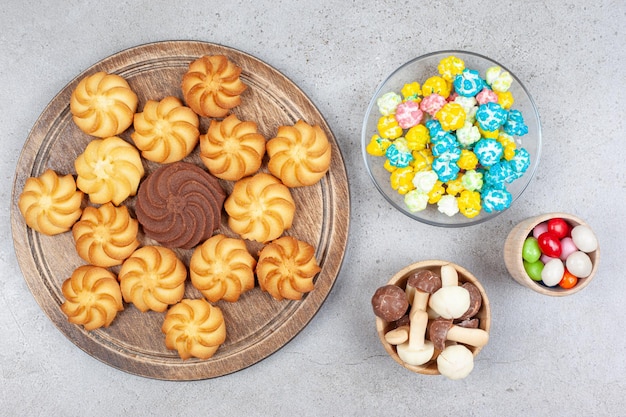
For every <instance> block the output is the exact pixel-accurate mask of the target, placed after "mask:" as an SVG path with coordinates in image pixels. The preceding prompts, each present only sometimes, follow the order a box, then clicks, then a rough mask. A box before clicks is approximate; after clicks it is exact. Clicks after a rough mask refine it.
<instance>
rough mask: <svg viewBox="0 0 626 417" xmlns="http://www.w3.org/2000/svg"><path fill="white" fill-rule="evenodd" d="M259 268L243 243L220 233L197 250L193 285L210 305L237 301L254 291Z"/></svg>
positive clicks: (191, 264) (191, 266)
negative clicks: (211, 303) (247, 292)
mask: <svg viewBox="0 0 626 417" xmlns="http://www.w3.org/2000/svg"><path fill="white" fill-rule="evenodd" d="M255 266H256V260H255V259H254V258H253V257H252V255H250V252H248V249H247V248H246V244H245V242H244V241H243V240H241V239H235V238H229V237H226V236H225V235H222V234H218V235H215V236H213V237H211V238H209V239H207V240H206V241H205V242H204V243H203V244H202V245H200V246H198V247H197V248H196V249H195V250H194V252H193V254H192V256H191V261H190V262H189V274H190V276H191V283H192V284H193V286H194V287H196V288H197V289H198V290H199V291H200V292H201V293H202V295H203V296H204V297H205V298H206V299H207V300H209V301H210V302H213V303H214V302H217V301H219V300H225V301H228V302H235V301H237V300H239V297H240V296H241V294H243V293H244V292H246V291H248V290H251V289H252V288H254V267H255Z"/></svg>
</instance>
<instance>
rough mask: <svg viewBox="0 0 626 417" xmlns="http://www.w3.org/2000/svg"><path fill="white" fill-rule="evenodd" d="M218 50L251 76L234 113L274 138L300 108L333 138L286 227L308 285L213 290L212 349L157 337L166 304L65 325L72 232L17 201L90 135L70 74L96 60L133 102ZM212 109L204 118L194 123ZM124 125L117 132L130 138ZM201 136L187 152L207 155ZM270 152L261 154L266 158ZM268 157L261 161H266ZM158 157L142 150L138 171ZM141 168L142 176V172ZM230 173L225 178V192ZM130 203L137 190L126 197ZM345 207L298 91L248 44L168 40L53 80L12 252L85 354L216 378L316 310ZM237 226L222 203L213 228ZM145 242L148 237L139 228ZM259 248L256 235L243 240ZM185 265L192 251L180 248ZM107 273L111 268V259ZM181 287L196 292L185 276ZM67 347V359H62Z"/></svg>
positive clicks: (74, 263)
mask: <svg viewBox="0 0 626 417" xmlns="http://www.w3.org/2000/svg"><path fill="white" fill-rule="evenodd" d="M217 54H223V55H226V56H228V58H229V59H230V60H232V61H233V62H235V63H236V64H237V65H239V66H240V67H241V68H242V75H241V78H242V80H243V81H244V83H246V84H247V85H248V89H247V90H246V91H245V92H244V94H243V95H242V104H241V105H240V106H239V107H237V108H236V109H234V110H233V113H235V114H236V115H237V117H238V118H239V119H240V120H252V121H255V122H257V124H258V127H259V132H260V133H261V134H263V135H264V136H265V137H266V138H267V139H270V138H272V137H273V136H274V135H275V133H276V131H277V129H278V127H279V126H281V125H292V124H294V123H295V122H296V121H297V120H299V119H302V120H304V121H306V122H308V123H309V124H312V125H313V124H317V125H319V126H320V127H322V129H323V130H324V131H325V132H326V134H327V135H328V138H329V140H330V142H331V144H332V148H333V149H332V151H333V154H332V162H331V167H330V170H329V172H328V174H327V175H326V176H325V177H324V178H323V179H322V180H321V181H320V182H319V183H318V184H316V185H313V186H309V187H301V188H297V189H293V190H292V194H293V197H294V199H295V201H296V204H297V209H296V215H295V219H294V223H293V227H292V228H291V229H290V230H289V231H287V232H286V233H285V234H287V235H291V236H294V237H296V238H297V239H300V240H303V241H306V242H308V243H310V244H311V245H313V246H314V247H315V248H316V258H317V260H318V263H319V264H320V266H321V272H320V273H319V275H318V276H317V277H316V278H315V290H314V291H312V292H310V293H308V294H306V295H305V296H304V297H303V299H302V300H300V301H276V300H274V299H273V298H271V297H270V296H269V295H268V294H267V293H264V292H262V291H261V290H260V288H258V285H257V287H255V288H254V289H253V290H251V291H249V292H248V293H245V294H244V295H243V296H242V297H241V298H240V299H239V301H237V302H236V303H227V302H224V301H220V302H218V303H217V304H218V305H219V306H220V308H221V309H222V311H223V313H224V317H225V320H226V326H227V339H226V342H225V343H224V344H223V345H222V346H221V347H220V348H219V350H218V351H217V353H216V354H215V355H214V356H213V357H212V358H210V359H208V360H199V359H188V360H186V361H183V360H181V359H180V358H179V357H178V354H177V353H176V352H174V351H169V350H168V349H167V348H166V347H165V339H164V335H163V334H162V333H161V330H160V328H161V323H162V321H163V318H164V315H165V313H156V312H147V313H141V312H140V311H139V310H137V309H136V308H135V307H134V306H133V305H131V304H125V309H124V311H122V312H121V313H119V314H118V316H117V317H116V319H115V320H114V321H113V323H112V324H111V326H110V327H108V328H106V329H97V330H93V331H90V332H87V331H85V330H84V329H83V328H82V327H81V326H76V325H73V324H70V323H69V322H68V321H67V318H66V316H65V315H64V314H63V313H62V311H61V309H60V305H61V304H62V303H63V301H64V298H63V294H62V292H61V284H62V282H63V281H64V280H65V279H67V278H68V277H69V276H70V275H71V274H72V272H73V270H74V269H75V268H76V267H78V266H80V265H83V264H85V262H84V261H83V260H82V259H81V258H80V257H79V256H78V255H77V253H76V250H75V247H74V241H73V238H72V235H71V232H67V233H64V234H61V235H57V236H44V235H42V234H39V233H37V232H34V231H33V230H32V229H30V228H28V227H27V226H26V225H25V223H24V220H23V218H22V216H21V213H20V212H19V209H18V206H17V200H18V198H19V194H20V193H21V192H22V189H23V187H24V183H25V181H26V179H27V178H28V177H34V176H39V175H41V174H42V173H43V172H44V171H45V170H46V169H48V168H51V169H53V170H55V171H56V172H57V173H59V174H63V175H64V174H68V173H71V174H74V175H75V170H74V160H75V159H76V157H77V156H78V155H80V154H81V153H82V152H83V150H84V149H85V147H86V146H87V144H88V143H89V141H91V140H92V139H93V138H92V137H90V136H88V135H86V134H84V133H82V132H81V131H80V130H79V129H78V128H77V127H76V126H75V125H74V123H73V121H72V119H71V114H70V110H69V102H70V95H71V93H72V91H73V90H74V88H75V87H76V85H77V84H78V82H79V81H80V80H81V79H82V78H83V77H85V76H86V75H89V74H92V73H94V72H97V71H106V72H109V73H115V74H119V75H121V76H122V77H124V78H125V79H126V80H127V81H128V82H129V84H130V86H131V88H132V89H133V90H134V91H135V92H136V93H137V95H138V97H139V107H138V111H141V109H142V108H143V105H144V103H145V102H146V101H147V100H161V99H162V98H163V97H165V96H169V95H172V96H176V97H178V98H180V99H181V100H182V93H181V91H180V84H181V80H182V76H183V74H184V73H185V72H186V70H187V67H188V65H189V63H190V62H191V61H193V60H195V59H197V58H198V57H200V56H202V55H217ZM209 122H210V120H209V119H206V118H202V120H201V128H200V131H201V133H205V132H206V130H207V128H208V124H209ZM131 131H132V128H130V129H129V130H128V131H126V132H124V133H123V134H121V135H120V136H121V137H123V138H124V139H126V140H128V141H129V142H131V143H132V141H131V139H130V132H131ZM198 152H199V146H198V147H197V148H196V149H195V151H194V152H193V153H192V154H191V155H190V156H188V157H187V158H185V161H188V162H192V163H195V164H197V165H199V166H203V165H202V163H201V161H200V158H199V156H198ZM266 158H267V157H266ZM266 163H267V160H265V161H264V165H263V167H262V168H261V170H264V171H266ZM158 166H159V164H156V163H153V162H149V161H144V167H145V169H146V175H148V174H149V173H150V172H152V171H154V170H155V169H156V168H157V167H158ZM144 178H145V177H144ZM233 184H234V183H232V182H229V181H221V185H222V187H223V188H224V189H225V191H226V192H227V193H230V191H231V190H232V187H233ZM123 204H124V205H126V206H127V207H129V209H130V210H131V213H133V212H134V204H135V201H134V198H130V199H128V200H126V201H125V202H124V203H123ZM349 215H350V195H349V191H348V180H347V175H346V169H345V165H344V162H343V158H342V155H341V152H340V149H339V147H338V144H337V141H336V139H335V137H334V135H333V133H332V132H331V130H330V128H329V126H328V124H327V123H326V121H325V120H324V118H323V116H322V115H321V114H320V112H319V111H318V110H317V108H316V107H315V105H314V104H313V103H312V102H311V100H309V98H308V97H307V96H306V95H305V93H304V92H303V91H302V90H300V89H299V88H298V86H297V85H295V84H294V83H293V82H291V81H290V80H289V79H288V78H286V77H285V76H284V75H282V74H281V73H280V72H278V71H277V70H276V69H274V68H272V67H271V66H269V65H267V64H266V63H264V62H262V61H260V60H259V59H257V58H255V57H253V56H251V55H249V54H246V53H244V52H241V51H238V50H235V49H232V48H228V47H226V46H221V45H216V44H212V43H206V42H195V41H170V42H158V43H151V44H146V45H141V46H137V47H134V48H131V49H128V50H124V51H121V52H119V53H117V54H115V55H112V56H110V57H108V58H106V59H104V60H102V61H100V62H98V63H96V64H95V65H93V66H92V67H90V68H88V69H87V70H85V71H84V72H83V73H81V74H80V75H78V76H77V77H76V78H75V79H74V80H73V81H72V82H70V83H69V84H68V85H67V86H66V87H65V88H64V89H63V90H61V91H60V92H59V93H58V94H57V95H56V96H55V97H54V99H53V100H52V101H51V102H50V104H49V105H48V106H47V107H46V109H45V110H44V111H43V113H42V114H41V116H40V117H39V119H38V120H37V122H36V123H35V125H34V127H33V129H32V131H31V133H30V134H29V136H28V138H27V140H26V142H25V144H24V148H23V150H22V154H21V156H20V159H19V161H18V165H17V170H16V174H15V181H14V185H13V196H12V205H11V224H12V229H13V241H14V245H15V250H16V254H17V259H18V262H19V265H20V268H21V270H22V273H23V275H24V278H25V280H26V282H27V284H28V286H29V288H30V290H31V292H32V293H33V296H34V297H35V299H36V300H37V302H38V303H39V305H40V306H41V308H42V309H43V311H44V312H45V313H46V314H47V315H48V316H49V317H50V319H51V320H52V322H53V323H54V324H55V325H56V326H57V327H58V329H59V330H60V331H61V332H62V333H63V334H65V336H66V337H67V338H68V339H70V340H71V341H72V342H73V343H74V344H76V346H78V347H79V348H81V349H83V350H84V351H85V352H87V353H88V354H90V355H91V356H93V357H95V358H97V359H99V360H101V361H103V362H105V363H107V364H109V365H111V366H113V367H115V368H118V369H121V370H123V371H126V372H129V373H132V374H136V375H141V376H145V377H150V378H157V379H167V380H194V379H205V378H213V377H218V376H221V375H225V374H228V373H231V372H235V371H238V370H241V369H243V368H246V367H248V366H250V365H253V364H255V363H257V362H258V361H260V360H262V359H264V358H266V357H267V356H269V355H270V354H272V353H274V352H276V351H277V350H278V349H280V348H281V347H282V346H284V345H285V344H286V343H287V342H289V341H290V340H291V339H292V338H293V337H294V336H295V335H296V334H297V333H298V332H300V331H301V330H302V329H303V328H304V327H305V326H306V325H307V324H308V323H309V321H310V320H311V319H312V318H313V316H314V315H315V313H316V312H317V311H318V310H319V308H320V307H321V305H322V303H323V302H324V300H325V299H326V297H327V296H328V294H329V292H330V291H331V289H332V286H333V284H334V282H335V280H336V278H337V275H338V273H339V269H340V267H341V263H342V261H343V257H344V254H345V248H346V242H347V236H348V228H349ZM217 232H220V233H224V234H226V235H228V236H233V237H236V235H235V234H234V233H233V232H232V231H231V230H230V229H229V228H228V226H227V219H226V214H225V213H223V216H222V224H221V228H220V230H219V231H217ZM139 238H140V241H141V242H142V244H144V245H146V244H155V242H153V241H150V240H149V239H148V238H146V237H145V236H143V234H142V233H140V236H139ZM247 245H248V249H249V250H250V252H251V253H252V254H253V255H255V256H256V255H257V253H258V251H259V250H260V249H261V247H262V246H261V245H260V244H258V243H252V242H247ZM176 252H177V254H178V255H179V257H180V258H181V259H182V260H183V262H184V263H185V264H186V265H187V266H188V265H189V259H190V257H191V253H192V250H176ZM111 270H112V271H113V272H115V273H117V272H118V271H119V267H114V268H111ZM185 297H188V298H200V297H201V295H200V293H199V292H198V291H197V290H195V289H194V288H193V287H192V286H191V283H190V281H189V280H188V281H187V285H186V292H185ZM69 360H71V358H68V361H69Z"/></svg>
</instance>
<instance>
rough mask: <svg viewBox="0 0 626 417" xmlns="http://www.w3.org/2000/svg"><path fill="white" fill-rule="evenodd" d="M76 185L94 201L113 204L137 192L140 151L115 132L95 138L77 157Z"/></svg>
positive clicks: (140, 163)
mask: <svg viewBox="0 0 626 417" xmlns="http://www.w3.org/2000/svg"><path fill="white" fill-rule="evenodd" d="M74 167H75V168H76V173H77V174H78V179H77V180H76V185H77V186H78V188H79V189H80V190H81V191H83V192H85V193H86V194H88V195H89V200H90V201H91V202H92V203H95V204H105V203H108V202H109V201H112V202H113V204H115V205H116V206H117V205H119V204H120V203H121V202H122V201H124V200H126V199H127V198H128V197H130V196H134V195H135V194H136V193H137V188H138V187H139V181H140V180H141V177H143V174H144V168H143V165H142V162H141V156H139V151H137V149H136V148H135V147H134V146H133V145H131V144H130V143H128V142H126V141H125V140H124V139H122V138H120V137H118V136H111V137H108V138H106V139H94V140H92V141H91V142H89V144H88V145H87V147H86V148H85V151H84V152H83V153H82V154H80V155H79V156H78V158H76V161H74Z"/></svg>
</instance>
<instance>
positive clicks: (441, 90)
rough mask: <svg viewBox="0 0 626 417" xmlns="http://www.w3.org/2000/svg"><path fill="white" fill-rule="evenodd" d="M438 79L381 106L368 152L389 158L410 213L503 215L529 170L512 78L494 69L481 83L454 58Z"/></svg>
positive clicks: (409, 86) (407, 87)
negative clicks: (513, 186) (512, 189)
mask: <svg viewBox="0 0 626 417" xmlns="http://www.w3.org/2000/svg"><path fill="white" fill-rule="evenodd" d="M437 71H438V74H433V75H432V76H430V77H428V78H427V79H426V80H423V83H422V84H421V85H420V83H419V82H418V81H419V80H416V81H410V82H407V83H406V84H404V85H403V87H402V89H401V91H400V92H394V91H390V92H386V93H384V94H382V95H381V96H380V97H379V98H378V99H377V101H376V104H377V106H378V110H379V113H380V118H379V120H378V123H377V132H376V134H374V135H373V136H372V138H371V140H370V142H369V144H368V145H367V147H366V151H367V152H368V153H369V154H371V155H374V156H384V157H385V162H384V167H385V169H386V170H388V171H389V172H390V183H391V186H392V188H393V189H395V190H396V191H397V192H398V193H400V194H404V201H405V205H406V206H407V208H408V209H409V211H411V212H416V211H421V210H424V209H426V207H427V206H428V204H433V205H434V204H437V208H438V210H439V211H441V212H442V213H445V214H446V215H448V216H453V215H455V214H456V213H458V212H460V213H461V214H462V215H463V216H466V217H468V218H472V217H475V216H477V215H478V214H479V213H480V212H481V211H482V210H484V211H485V212H487V213H491V212H494V211H501V210H505V209H506V208H508V207H509V205H510V204H511V201H512V196H511V194H510V193H509V192H508V191H507V189H506V186H507V184H510V183H512V182H513V181H515V180H516V179H518V178H520V177H521V176H523V175H524V173H525V172H526V170H527V169H528V167H529V166H530V155H529V153H528V151H527V150H526V149H524V148H521V147H518V145H517V144H516V142H515V139H514V136H521V135H523V134H526V133H527V132H528V127H527V126H526V124H525V122H524V119H523V117H522V115H521V113H520V112H519V111H518V110H515V109H511V107H512V105H513V103H514V98H513V95H512V94H511V92H510V91H509V88H510V86H511V83H512V81H513V78H512V76H511V75H510V74H509V73H508V72H506V71H503V70H502V69H501V68H499V67H492V68H489V69H488V70H487V72H488V74H487V72H486V73H485V78H484V79H483V78H482V77H481V75H480V73H479V72H478V71H476V70H474V69H471V68H466V66H465V63H464V62H463V60H462V59H459V58H457V57H455V56H448V57H446V58H444V59H442V60H441V61H440V62H439V65H438V66H437ZM540 279H541V278H540V277H539V280H540Z"/></svg>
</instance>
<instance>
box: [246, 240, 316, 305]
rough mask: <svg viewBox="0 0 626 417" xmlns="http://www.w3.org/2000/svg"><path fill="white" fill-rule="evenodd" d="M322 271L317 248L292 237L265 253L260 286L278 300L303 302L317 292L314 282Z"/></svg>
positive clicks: (260, 263) (259, 269) (258, 270)
mask: <svg viewBox="0 0 626 417" xmlns="http://www.w3.org/2000/svg"><path fill="white" fill-rule="evenodd" d="M320 271H321V269H320V267H319V265H318V264H317V260H316V259H315V249H314V248H313V246H311V245H309V244H308V243H306V242H302V241H300V240H297V239H295V238H294V237H291V236H283V237H281V238H279V239H276V240H275V241H273V242H272V243H270V244H268V245H266V246H265V247H264V248H263V249H261V251H260V252H259V260H258V263H257V266H256V274H257V279H258V281H259V286H260V287H261V289H262V290H263V291H267V292H268V293H269V294H270V295H271V296H272V297H274V298H275V299H277V300H282V299H285V298H287V299H290V300H299V299H301V298H302V295H303V294H304V293H306V292H309V291H312V290H313V289H314V288H315V285H314V283H313V278H314V277H315V275H317V273H318V272H320Z"/></svg>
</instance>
